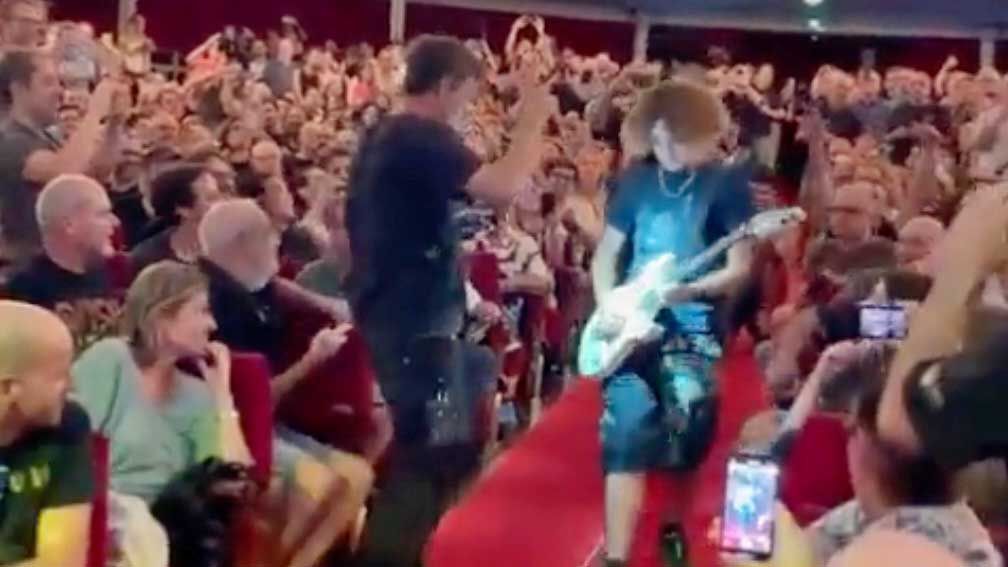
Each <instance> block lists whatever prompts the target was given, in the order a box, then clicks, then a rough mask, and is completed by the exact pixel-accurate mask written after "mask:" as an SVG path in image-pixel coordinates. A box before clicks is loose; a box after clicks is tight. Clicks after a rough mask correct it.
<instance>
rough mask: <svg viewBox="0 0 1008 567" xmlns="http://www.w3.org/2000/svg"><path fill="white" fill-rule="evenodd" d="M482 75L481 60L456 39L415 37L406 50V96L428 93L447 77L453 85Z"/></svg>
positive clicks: (427, 36) (432, 36) (431, 36)
mask: <svg viewBox="0 0 1008 567" xmlns="http://www.w3.org/2000/svg"><path fill="white" fill-rule="evenodd" d="M481 76H483V65H482V64H481V63H480V61H479V59H477V58H476V56H475V55H473V53H472V52H471V51H469V50H468V49H466V46H465V45H463V44H462V42H460V41H459V40H457V39H454V38H451V37H446V36H435V35H424V36H420V37H419V38H417V39H415V40H413V42H412V43H410V46H409V48H408V50H407V53H406V79H405V81H404V83H403V91H404V92H405V93H406V94H407V95H422V94H427V93H429V92H431V91H433V90H435V89H437V88H438V86H440V85H441V82H442V81H444V80H445V79H448V80H450V81H452V82H453V83H454V84H458V83H461V82H462V81H465V80H466V79H477V78H479V77H481Z"/></svg>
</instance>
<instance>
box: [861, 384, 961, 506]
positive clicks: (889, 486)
mask: <svg viewBox="0 0 1008 567" xmlns="http://www.w3.org/2000/svg"><path fill="white" fill-rule="evenodd" d="M884 385H885V381H884V380H880V381H878V382H877V383H875V384H866V385H865V386H866V388H865V390H864V391H863V394H862V395H861V398H860V399H859V400H858V406H857V411H856V413H855V420H856V423H857V426H858V428H859V429H861V430H862V431H863V432H864V433H865V434H866V435H867V437H868V438H869V443H871V444H872V446H873V451H874V452H875V453H876V455H877V458H876V461H877V464H876V465H875V468H876V471H875V472H876V474H877V475H878V477H879V481H880V484H881V486H882V489H883V491H884V492H885V494H886V496H887V497H888V498H889V499H891V500H892V501H893V503H894V504H897V505H908V506H943V505H947V504H951V503H952V502H954V501H955V500H956V489H955V475H954V474H953V473H952V472H951V471H949V470H948V469H946V468H944V467H942V466H941V465H940V464H939V463H938V461H937V460H936V459H934V458H933V457H930V456H928V455H907V454H906V453H905V452H903V451H900V450H899V449H896V448H894V447H892V446H890V445H889V444H887V443H886V442H885V441H883V440H882V439H880V438H879V436H878V431H877V428H876V423H877V420H878V410H879V402H880V401H881V399H882V390H883V387H884Z"/></svg>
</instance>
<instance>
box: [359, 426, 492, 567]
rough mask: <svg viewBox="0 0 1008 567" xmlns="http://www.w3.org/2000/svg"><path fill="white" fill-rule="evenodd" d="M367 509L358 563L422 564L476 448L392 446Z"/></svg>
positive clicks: (378, 566)
mask: <svg viewBox="0 0 1008 567" xmlns="http://www.w3.org/2000/svg"><path fill="white" fill-rule="evenodd" d="M393 451H394V454H393V455H392V457H391V462H390V463H389V467H388V469H387V470H386V471H385V474H384V475H383V476H384V478H383V481H382V482H381V484H380V485H379V491H378V494H377V496H376V497H375V499H374V501H373V502H372V504H371V507H370V509H369V510H368V522H367V527H366V529H365V532H364V540H363V542H362V543H361V548H360V550H359V552H358V554H357V561H356V562H355V563H354V565H355V566H357V567H420V566H421V565H422V555H423V550H424V546H425V545H426V544H427V540H428V538H429V537H430V535H431V533H432V532H433V531H434V528H436V527H437V524H438V521H440V519H441V516H442V515H443V514H444V513H445V511H447V510H448V508H449V507H450V506H451V505H452V504H454V503H455V501H456V499H457V498H458V497H459V495H460V492H461V490H462V488H463V487H464V486H465V484H466V482H467V481H468V480H469V479H471V478H472V477H473V476H474V475H475V473H476V471H477V470H478V469H479V464H480V454H481V451H480V449H479V447H476V446H457V447H441V448H437V449H425V448H419V447H400V446H396V447H394V448H393Z"/></svg>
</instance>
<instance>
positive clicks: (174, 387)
mask: <svg viewBox="0 0 1008 567" xmlns="http://www.w3.org/2000/svg"><path fill="white" fill-rule="evenodd" d="M215 329H216V324H215V323H214V320H213V317H212V315H211V314H210V310H209V306H208V303H207V295H206V284H205V282H204V280H203V277H202V275H201V273H200V272H199V270H198V269H196V268H193V267H190V266H184V265H181V264H177V263H172V262H161V263H158V264H154V265H152V266H151V267H149V268H147V269H146V270H144V271H143V272H142V273H141V274H140V276H139V277H138V278H137V280H136V281H135V282H134V284H133V286H132V287H131V288H130V290H129V292H128V294H127V297H126V304H125V307H124V313H123V331H124V336H123V337H121V338H110V339H106V340H104V341H101V342H99V343H96V344H95V345H93V346H92V347H91V348H89V349H88V350H87V351H85V352H84V353H83V354H82V355H81V356H80V358H79V359H78V360H77V362H76V364H74V367H73V377H74V387H75V390H76V393H77V396H78V397H79V399H80V401H81V403H82V405H83V406H84V408H85V409H86V410H87V412H88V414H89V416H90V418H91V422H92V424H94V427H95V430H96V431H97V432H99V433H101V434H102V435H104V436H106V437H107V438H108V439H109V446H110V472H111V485H112V488H113V489H114V490H116V491H118V492H121V493H124V494H129V495H132V496H137V497H140V498H142V499H144V500H145V501H147V502H148V503H151V502H153V501H154V500H155V499H156V498H157V496H158V495H159V494H160V493H161V491H162V490H163V489H164V488H165V486H166V485H167V484H168V482H169V481H170V480H171V479H172V478H173V477H174V476H175V475H177V474H178V473H180V472H182V471H184V470H186V469H188V468H190V467H192V466H194V465H196V464H198V463H199V462H201V461H202V460H204V459H206V458H209V457H217V458H219V459H221V460H224V461H228V462H235V463H240V464H245V465H250V464H251V463H252V458H251V455H250V454H249V450H248V447H247V446H246V444H245V439H244V437H243V436H242V432H241V428H240V424H239V421H238V413H237V412H236V411H235V409H234V401H233V399H232V397H231V389H230V365H231V359H230V355H229V353H228V350H227V348H226V347H224V346H223V345H220V344H217V343H211V342H210V335H211V333H213V331H214V330H215ZM187 359H192V360H196V361H197V362H196V364H197V365H198V366H199V369H200V372H201V374H203V376H204V378H205V380H200V379H198V378H195V377H193V376H189V375H188V374H185V373H184V372H182V371H180V370H178V369H177V367H176V365H177V364H178V363H179V362H180V361H182V360H187Z"/></svg>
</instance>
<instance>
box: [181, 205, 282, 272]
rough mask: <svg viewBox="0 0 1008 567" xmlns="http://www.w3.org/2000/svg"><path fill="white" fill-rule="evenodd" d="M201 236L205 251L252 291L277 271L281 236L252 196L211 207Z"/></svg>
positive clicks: (204, 219)
mask: <svg viewBox="0 0 1008 567" xmlns="http://www.w3.org/2000/svg"><path fill="white" fill-rule="evenodd" d="M199 238H200V245H201V246H202V248H203V255H204V256H206V258H207V259H208V260H210V261H211V262H212V263H214V264H216V265H217V266H218V267H220V268H222V269H223V270H224V271H226V272H227V273H228V274H230V275H231V277H233V278H234V279H236V280H238V281H239V282H241V283H242V284H243V285H244V286H245V287H246V288H248V289H249V290H250V291H257V290H259V289H262V288H263V287H264V286H265V285H266V284H267V283H268V282H269V281H270V280H271V279H272V278H273V276H275V275H276V273H277V270H278V259H277V248H278V246H279V243H280V240H279V238H278V237H277V234H276V232H275V231H274V229H273V225H272V223H270V219H269V217H268V216H267V215H266V213H265V212H263V210H262V209H261V208H259V205H257V204H256V202H255V201H253V200H252V199H233V200H230V201H222V202H219V203H216V204H215V205H214V206H212V207H210V210H209V211H207V213H206V215H204V216H203V220H202V222H200V226H199Z"/></svg>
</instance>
